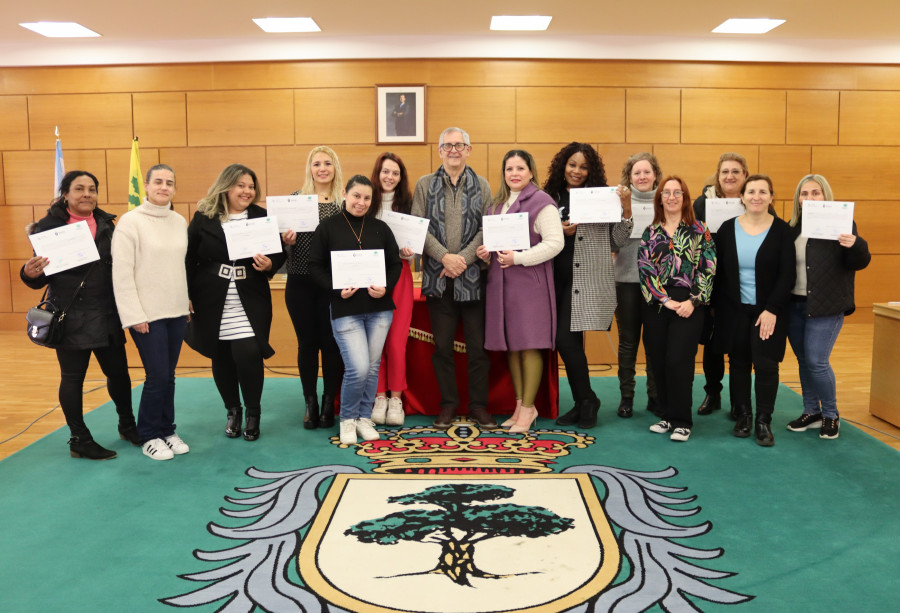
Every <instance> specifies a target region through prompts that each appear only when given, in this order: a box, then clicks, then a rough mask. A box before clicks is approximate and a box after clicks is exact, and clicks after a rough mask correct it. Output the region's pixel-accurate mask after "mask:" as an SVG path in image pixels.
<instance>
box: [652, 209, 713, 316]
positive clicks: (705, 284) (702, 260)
mask: <svg viewBox="0 0 900 613" xmlns="http://www.w3.org/2000/svg"><path fill="white" fill-rule="evenodd" d="M638 275H639V276H640V281H641V292H642V293H643V294H644V300H646V301H647V304H651V303H652V302H653V301H654V300H656V301H657V302H662V300H663V298H665V297H667V296H668V293H667V292H666V286H675V287H686V288H688V290H689V291H690V294H691V298H692V299H697V300H699V302H701V303H703V304H709V298H710V295H711V294H712V289H713V278H714V277H715V275H716V246H715V243H713V241H712V237H711V236H710V234H709V229H708V228H707V227H706V224H704V223H703V222H702V221H699V220H698V221H696V222H694V225H692V226H689V225H687V224H686V223H685V222H683V221H682V222H681V223H680V224H678V228H676V229H675V235H674V236H671V237H670V236H669V235H668V234H667V233H666V231H665V229H663V227H662V225H661V224H653V225H651V226H649V227H648V228H647V229H646V230H644V236H643V237H642V238H641V246H640V248H639V249H638Z"/></svg>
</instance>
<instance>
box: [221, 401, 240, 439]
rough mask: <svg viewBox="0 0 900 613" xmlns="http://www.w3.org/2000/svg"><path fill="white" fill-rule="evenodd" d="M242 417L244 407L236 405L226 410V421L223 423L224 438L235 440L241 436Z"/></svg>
mask: <svg viewBox="0 0 900 613" xmlns="http://www.w3.org/2000/svg"><path fill="white" fill-rule="evenodd" d="M243 417H244V407H242V406H240V405H238V406H236V407H231V408H230V409H228V421H227V422H225V436H227V437H228V438H237V437H239V436H240V435H241V421H243Z"/></svg>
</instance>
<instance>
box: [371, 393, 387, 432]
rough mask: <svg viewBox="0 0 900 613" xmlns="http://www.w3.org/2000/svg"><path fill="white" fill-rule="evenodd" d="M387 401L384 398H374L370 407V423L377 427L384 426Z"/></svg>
mask: <svg viewBox="0 0 900 613" xmlns="http://www.w3.org/2000/svg"><path fill="white" fill-rule="evenodd" d="M387 408H388V399H387V397H386V396H375V405H374V406H373V407H372V421H373V422H374V423H376V424H378V425H379V426H380V425H382V424H384V420H385V414H386V413H387Z"/></svg>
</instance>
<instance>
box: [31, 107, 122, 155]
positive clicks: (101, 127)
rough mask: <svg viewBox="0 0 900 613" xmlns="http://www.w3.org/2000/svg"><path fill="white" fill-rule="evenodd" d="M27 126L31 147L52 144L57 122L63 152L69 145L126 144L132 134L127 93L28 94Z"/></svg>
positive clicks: (47, 147) (107, 146)
mask: <svg viewBox="0 0 900 613" xmlns="http://www.w3.org/2000/svg"><path fill="white" fill-rule="evenodd" d="M28 126H29V130H30V134H31V147H32V149H52V148H54V147H56V136H55V135H54V130H55V127H56V126H59V136H60V139H61V140H62V146H63V155H64V156H66V154H67V152H68V150H69V149H105V148H110V147H124V146H128V145H130V144H131V139H132V136H133V132H132V123H131V95H130V94H74V95H57V96H29V97H28ZM66 168H69V166H68V165H67V166H66Z"/></svg>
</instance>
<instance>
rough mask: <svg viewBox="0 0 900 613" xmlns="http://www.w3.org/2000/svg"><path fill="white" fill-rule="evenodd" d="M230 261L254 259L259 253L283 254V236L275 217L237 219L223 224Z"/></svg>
mask: <svg viewBox="0 0 900 613" xmlns="http://www.w3.org/2000/svg"><path fill="white" fill-rule="evenodd" d="M222 231H223V232H225V244H226V245H227V246H228V259H230V260H240V259H242V258H252V257H253V256H254V255H256V254H257V253H281V235H280V234H278V220H277V219H275V218H274V217H271V216H270V217H257V218H256V219H236V220H234V221H229V222H226V223H223V224H222Z"/></svg>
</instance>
